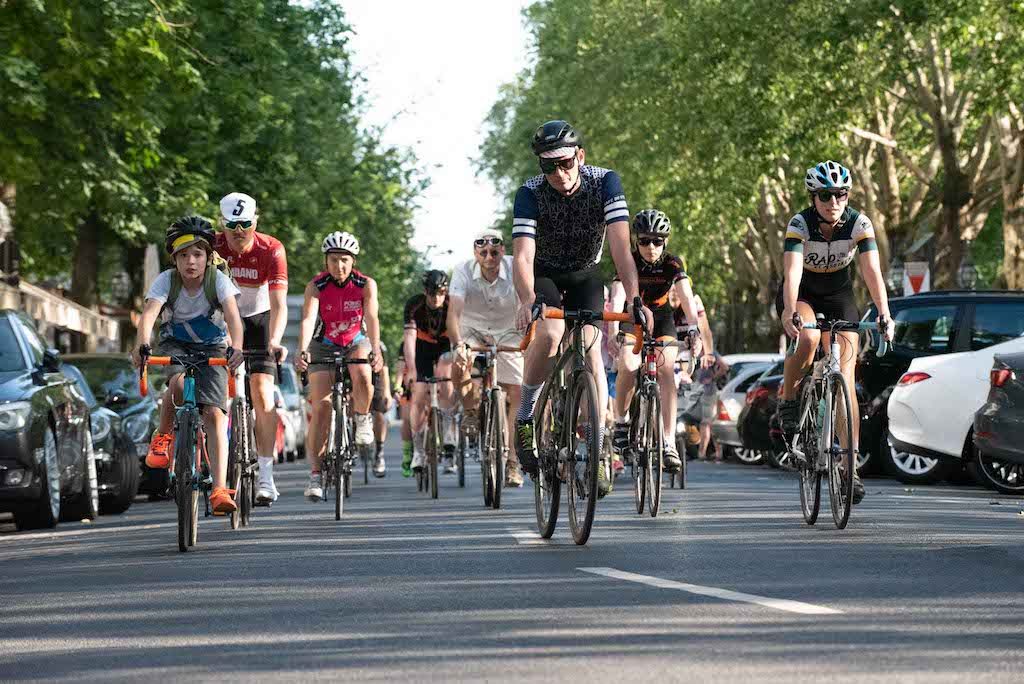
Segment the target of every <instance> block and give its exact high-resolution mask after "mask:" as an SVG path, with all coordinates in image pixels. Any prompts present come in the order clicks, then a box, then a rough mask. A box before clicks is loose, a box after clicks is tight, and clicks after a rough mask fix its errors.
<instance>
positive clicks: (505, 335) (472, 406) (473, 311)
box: [448, 228, 523, 487]
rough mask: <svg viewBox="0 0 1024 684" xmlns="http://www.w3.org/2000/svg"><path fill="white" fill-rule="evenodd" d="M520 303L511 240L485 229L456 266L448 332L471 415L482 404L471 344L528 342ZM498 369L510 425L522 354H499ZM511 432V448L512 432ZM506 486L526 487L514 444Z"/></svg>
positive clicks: (459, 389) (457, 381)
mask: <svg viewBox="0 0 1024 684" xmlns="http://www.w3.org/2000/svg"><path fill="white" fill-rule="evenodd" d="M518 307H519V299H518V298H517V297H516V290H515V286H514V285H513V283H512V257H510V256H505V240H504V238H503V237H502V235H501V233H499V232H498V231H496V230H492V229H489V228H488V229H485V230H482V231H480V232H479V233H477V235H476V236H475V237H474V238H473V258H472V259H470V260H469V261H466V262H464V263H462V264H460V265H458V266H457V267H456V268H455V271H454V273H453V274H452V284H451V288H450V289H449V292H448V336H449V338H451V341H452V349H453V351H454V355H455V364H454V365H453V366H452V383H453V385H454V387H455V391H456V393H457V395H458V396H459V399H460V400H461V401H462V405H463V410H464V412H465V420H469V421H477V420H479V417H478V415H477V409H478V408H479V407H480V394H481V392H480V387H481V382H480V380H472V381H471V380H470V378H469V375H470V369H471V359H470V353H469V351H468V350H469V347H470V346H471V345H479V344H489V343H491V342H494V343H497V344H499V345H508V346H518V345H519V343H520V342H522V335H521V334H520V333H519V332H518V331H517V330H516V329H515V317H516V309H517V308H518ZM495 371H496V373H495V375H496V377H497V381H498V384H499V385H501V387H502V389H503V390H505V394H506V396H507V397H508V401H509V411H508V414H509V415H508V423H507V425H512V424H513V420H514V419H515V409H516V407H518V406H519V395H520V387H521V385H522V383H523V355H522V353H521V352H515V353H510V352H501V353H499V354H498V358H497V359H496V360H495ZM507 437H508V438H509V443H508V446H509V447H511V446H512V440H511V437H512V435H511V431H510V432H509V434H508V435H507ZM505 485H506V486H507V487H522V486H523V476H522V474H521V473H520V472H519V459H518V458H516V455H515V451H514V450H513V449H511V448H510V449H509V456H508V462H507V464H506V467H505Z"/></svg>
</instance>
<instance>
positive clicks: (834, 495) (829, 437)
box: [787, 314, 888, 530]
mask: <svg viewBox="0 0 1024 684" xmlns="http://www.w3.org/2000/svg"><path fill="white" fill-rule="evenodd" d="M817 319H818V320H817V323H806V324H804V325H803V328H804V329H807V330H815V329H817V330H826V329H827V330H829V332H830V333H831V338H832V339H831V342H830V344H829V350H828V353H825V352H824V351H823V350H822V348H821V345H820V344H819V345H818V346H817V348H816V349H815V352H814V363H813V365H812V369H811V374H810V377H809V378H808V377H806V376H805V377H804V379H803V381H802V387H801V391H800V419H799V421H798V422H797V430H796V433H795V434H794V435H792V436H791V437H790V438H789V439H788V440H787V447H788V449H787V450H788V452H789V454H790V455H791V458H792V459H793V462H794V464H795V465H796V470H797V473H798V474H799V477H800V508H801V511H802V512H803V516H804V521H805V522H806V523H807V524H808V525H813V524H814V523H815V522H816V521H817V519H818V512H819V510H820V507H821V478H822V475H823V474H824V473H827V474H828V489H829V504H830V506H831V508H832V520H833V522H835V525H836V527H837V528H838V529H840V530H842V529H845V528H846V525H847V523H848V522H849V520H850V510H851V507H852V504H853V474H854V469H855V468H856V467H857V466H856V462H855V461H854V460H853V459H854V453H855V449H854V445H853V429H852V428H853V426H852V424H851V419H852V417H853V407H852V404H851V397H850V388H849V387H847V386H846V378H844V377H843V374H842V372H841V370H840V363H839V355H840V346H839V338H838V337H837V335H836V333H837V332H846V331H849V332H860V331H864V330H877V329H878V324H877V323H853V322H850V321H844V320H840V319H836V320H830V321H826V320H825V317H824V316H823V315H821V314H818V316H817ZM796 320H798V319H797V318H796V317H794V321H796ZM887 348H888V344H887V342H886V341H885V338H883V337H879V345H878V350H877V352H876V353H877V355H878V356H879V357H881V356H885V354H886V351H887ZM795 350H796V340H794V341H793V342H792V344H790V347H789V351H788V352H787V353H788V354H792V353H793V352H794V351H795ZM844 426H845V430H844V429H842V428H843V427H844Z"/></svg>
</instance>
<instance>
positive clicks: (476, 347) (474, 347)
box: [469, 344, 522, 354]
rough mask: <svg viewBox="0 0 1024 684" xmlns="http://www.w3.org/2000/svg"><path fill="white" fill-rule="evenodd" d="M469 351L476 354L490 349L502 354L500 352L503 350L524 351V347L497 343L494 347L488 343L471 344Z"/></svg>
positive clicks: (510, 351)
mask: <svg viewBox="0 0 1024 684" xmlns="http://www.w3.org/2000/svg"><path fill="white" fill-rule="evenodd" d="M469 351H471V352H473V353H474V354H483V353H485V352H489V351H493V352H497V353H499V354H500V353H503V352H507V353H514V352H518V351H522V349H520V348H519V347H510V346H509V345H507V344H501V345H495V346H493V347H491V346H489V345H486V346H481V345H470V346H469Z"/></svg>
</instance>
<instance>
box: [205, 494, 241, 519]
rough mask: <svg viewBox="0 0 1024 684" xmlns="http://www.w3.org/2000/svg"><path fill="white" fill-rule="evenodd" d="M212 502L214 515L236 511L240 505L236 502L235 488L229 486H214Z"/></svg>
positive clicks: (211, 496)
mask: <svg viewBox="0 0 1024 684" xmlns="http://www.w3.org/2000/svg"><path fill="white" fill-rule="evenodd" d="M210 503H211V504H213V514H214V515H227V514H228V513H234V512H235V510H236V509H237V508H238V506H237V505H236V504H235V490H234V489H228V488H227V487H214V488H213V494H211V495H210Z"/></svg>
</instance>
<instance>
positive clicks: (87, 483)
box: [61, 426, 100, 521]
mask: <svg viewBox="0 0 1024 684" xmlns="http://www.w3.org/2000/svg"><path fill="white" fill-rule="evenodd" d="M83 451H84V452H85V453H83V454H82V460H83V463H82V471H83V474H82V489H81V490H80V491H79V492H78V494H76V495H75V497H74V498H73V499H72V500H71V501H69V502H68V504H67V505H66V506H65V507H64V510H63V511H61V519H62V520H66V521H74V520H95V519H96V518H98V517H99V515H100V497H99V487H98V485H97V482H96V452H95V451H93V448H92V431H91V430H89V428H88V426H87V427H86V432H85V449H83Z"/></svg>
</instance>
